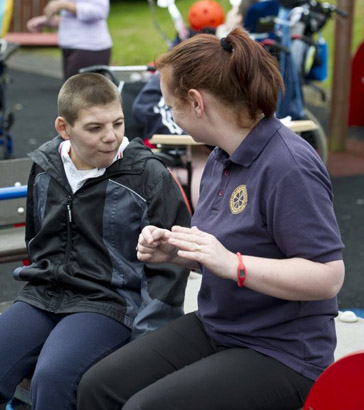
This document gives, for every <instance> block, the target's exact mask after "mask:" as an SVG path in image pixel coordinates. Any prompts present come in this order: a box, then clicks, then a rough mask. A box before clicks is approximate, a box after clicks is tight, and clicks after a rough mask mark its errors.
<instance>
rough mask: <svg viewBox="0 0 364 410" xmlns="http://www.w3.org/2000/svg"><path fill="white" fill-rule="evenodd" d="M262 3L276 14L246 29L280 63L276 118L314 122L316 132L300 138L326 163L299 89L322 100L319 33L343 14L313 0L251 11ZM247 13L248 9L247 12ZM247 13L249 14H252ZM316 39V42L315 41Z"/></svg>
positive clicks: (321, 136)
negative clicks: (309, 90) (252, 29)
mask: <svg viewBox="0 0 364 410" xmlns="http://www.w3.org/2000/svg"><path fill="white" fill-rule="evenodd" d="M264 3H265V4H266V5H267V7H268V6H269V7H270V8H271V9H272V4H273V3H275V4H276V6H277V9H276V10H277V12H276V13H275V15H272V16H265V17H264V18H258V21H254V22H252V21H250V20H249V13H248V14H247V18H248V22H247V23H246V24H247V25H248V26H250V27H255V29H256V31H255V32H253V33H250V34H251V36H252V37H253V38H254V39H255V40H256V41H259V42H261V43H262V45H264V46H265V47H266V48H267V49H268V51H269V52H271V53H272V54H273V55H274V56H275V57H276V58H277V59H278V61H279V62H280V67H281V73H282V77H283V79H284V83H285V87H286V92H285V94H284V95H282V94H281V95H280V98H279V101H278V105H277V116H278V117H279V118H283V117H287V116H289V117H291V118H292V119H293V120H301V119H308V120H312V121H313V122H315V123H316V125H317V129H316V130H313V131H309V132H303V133H302V134H301V136H302V137H303V138H304V139H305V140H306V141H307V142H309V144H310V145H312V146H313V147H314V148H315V149H316V151H317V152H318V154H319V155H320V157H321V158H322V160H323V161H324V162H325V163H326V162H327V156H328V147H327V137H326V134H325V132H324V130H323V128H322V126H321V124H320V122H319V121H318V119H317V118H316V117H315V115H314V114H313V113H312V112H311V111H310V110H309V109H308V108H307V107H306V106H305V101H304V95H303V87H304V86H310V87H312V88H314V89H315V90H316V91H317V92H319V93H320V95H321V99H322V100H323V101H325V100H326V94H325V92H324V91H323V90H322V89H321V88H320V87H318V86H317V85H316V82H323V81H325V79H326V78H327V73H328V64H327V60H328V55H327V43H326V41H325V39H324V38H323V36H322V34H321V30H322V28H323V27H324V26H325V25H326V23H327V22H328V20H329V19H330V18H331V17H332V14H333V13H334V12H336V13H337V14H338V15H340V16H343V17H345V16H346V13H344V12H342V11H341V10H339V9H337V8H336V7H335V6H334V5H332V4H330V3H320V2H318V1H316V0H278V1H276V0H267V1H263V2H260V3H259V4H258V5H257V4H253V5H252V6H251V9H253V10H254V8H258V7H259V8H260V11H261V12H262V10H263V12H264ZM248 11H250V10H248ZM256 14H257V13H256V11H255V12H251V13H250V15H256ZM316 36H318V39H316Z"/></svg>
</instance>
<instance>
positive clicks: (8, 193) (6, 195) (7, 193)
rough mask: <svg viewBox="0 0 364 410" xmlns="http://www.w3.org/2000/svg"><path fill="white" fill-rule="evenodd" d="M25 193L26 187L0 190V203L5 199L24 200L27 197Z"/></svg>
mask: <svg viewBox="0 0 364 410" xmlns="http://www.w3.org/2000/svg"><path fill="white" fill-rule="evenodd" d="M27 191H28V186H27V185H21V186H11V187H3V188H0V201H2V200H6V199H15V198H25V197H26V196H27Z"/></svg>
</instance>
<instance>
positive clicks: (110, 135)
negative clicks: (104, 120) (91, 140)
mask: <svg viewBox="0 0 364 410" xmlns="http://www.w3.org/2000/svg"><path fill="white" fill-rule="evenodd" d="M115 140H116V135H115V132H114V131H113V130H107V131H106V132H105V135H104V138H103V141H104V142H114V141H115Z"/></svg>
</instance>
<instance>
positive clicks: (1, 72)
mask: <svg viewBox="0 0 364 410" xmlns="http://www.w3.org/2000/svg"><path fill="white" fill-rule="evenodd" d="M18 47H19V46H18V45H17V44H14V43H8V42H7V41H6V40H4V39H0V147H1V148H2V154H1V158H3V159H8V158H10V156H11V154H12V152H13V140H12V137H11V135H10V128H11V127H12V125H13V123H14V114H13V113H12V112H11V111H10V110H9V109H8V107H7V98H6V92H7V86H8V84H9V83H10V82H11V80H10V77H9V75H8V73H7V65H6V61H7V60H8V58H9V57H10V56H11V55H12V54H13V53H15V51H16V50H17V49H18Z"/></svg>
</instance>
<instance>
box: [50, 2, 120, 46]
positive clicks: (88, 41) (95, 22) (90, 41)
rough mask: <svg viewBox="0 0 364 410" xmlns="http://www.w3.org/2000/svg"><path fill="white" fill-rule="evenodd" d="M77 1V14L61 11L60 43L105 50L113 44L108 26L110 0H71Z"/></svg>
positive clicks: (60, 44)
mask: <svg viewBox="0 0 364 410" xmlns="http://www.w3.org/2000/svg"><path fill="white" fill-rule="evenodd" d="M71 1H73V2H74V3H76V9H77V15H76V16H75V15H74V14H72V13H70V12H69V11H66V10H62V11H61V19H60V22H59V27H58V43H59V46H60V47H61V48H72V49H79V50H91V51H98V50H105V49H108V48H110V47H111V46H112V39H111V36H110V33H109V29H108V26H107V17H108V15H109V11H110V2H109V0H71Z"/></svg>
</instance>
